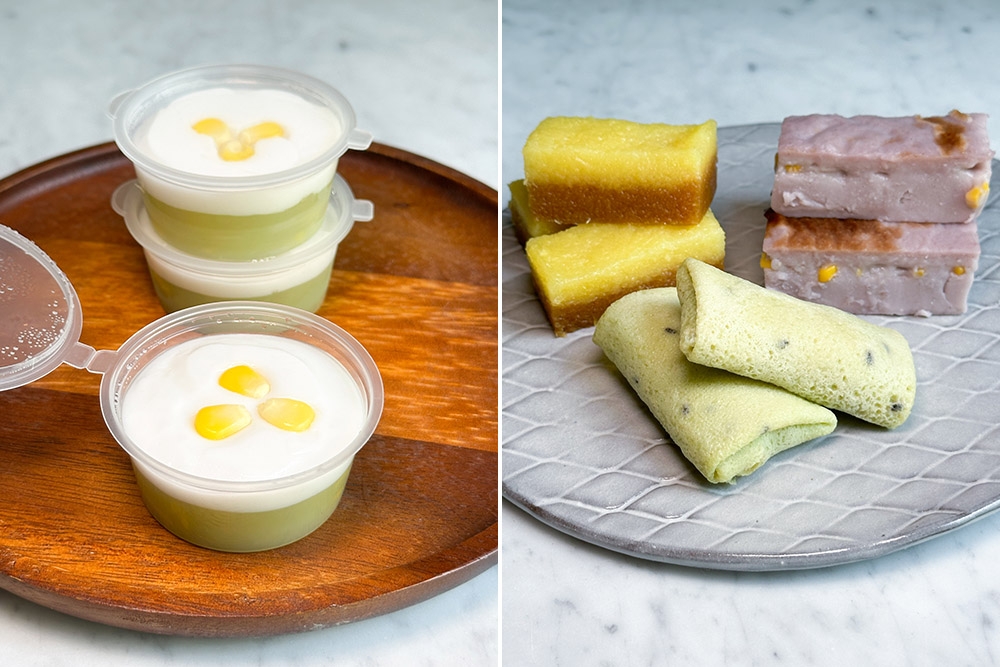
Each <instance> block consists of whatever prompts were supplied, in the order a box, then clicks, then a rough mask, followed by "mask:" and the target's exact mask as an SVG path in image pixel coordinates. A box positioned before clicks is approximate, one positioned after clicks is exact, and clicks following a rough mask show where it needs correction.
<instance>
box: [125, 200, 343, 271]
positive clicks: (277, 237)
mask: <svg viewBox="0 0 1000 667" xmlns="http://www.w3.org/2000/svg"><path fill="white" fill-rule="evenodd" d="M332 185H333V183H332V181H331V182H330V183H329V184H328V185H327V186H326V187H325V188H323V189H322V190H320V191H319V192H314V193H312V194H310V195H307V196H306V197H305V198H303V199H302V200H301V201H300V202H299V203H297V204H295V205H294V206H292V207H291V208H289V209H285V210H284V211H279V212H277V213H267V214H261V215H216V214H212V213H200V212H197V211H188V210H185V209H182V208H177V207H175V206H170V205H169V204H165V203H164V202H162V201H160V200H159V199H156V198H155V197H152V196H150V195H149V194H148V193H143V201H144V202H145V204H146V211H147V213H148V214H149V220H150V222H151V223H152V225H153V229H154V230H155V231H156V233H157V234H158V235H159V236H160V238H162V239H163V240H164V241H166V242H167V243H169V244H170V245H172V246H173V247H175V248H177V249H178V250H180V251H181V252H186V253H188V254H189V255H194V256H196V257H205V258H207V259H220V260H225V261H230V262H232V261H247V260H252V259H261V258H263V257H272V256H274V255H277V254H280V253H283V252H286V251H288V250H291V249H292V248H294V247H296V246H298V245H300V244H302V243H304V242H305V241H307V240H309V239H310V238H311V237H312V236H313V234H315V233H316V232H317V231H318V230H319V228H320V226H321V225H322V224H323V218H324V216H325V215H326V209H327V206H328V205H329V203H330V189H331V187H332Z"/></svg>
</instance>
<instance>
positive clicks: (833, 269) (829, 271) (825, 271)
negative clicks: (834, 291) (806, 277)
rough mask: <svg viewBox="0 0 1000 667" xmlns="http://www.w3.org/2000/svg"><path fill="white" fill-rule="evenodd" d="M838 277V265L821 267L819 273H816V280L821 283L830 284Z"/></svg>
mask: <svg viewBox="0 0 1000 667" xmlns="http://www.w3.org/2000/svg"><path fill="white" fill-rule="evenodd" d="M835 275H837V265H836V264H827V265H826V266H823V267H820V269H819V271H817V272H816V278H817V279H818V280H819V281H820V282H821V283H826V282H830V280H831V279H832V278H833V277H834V276H835Z"/></svg>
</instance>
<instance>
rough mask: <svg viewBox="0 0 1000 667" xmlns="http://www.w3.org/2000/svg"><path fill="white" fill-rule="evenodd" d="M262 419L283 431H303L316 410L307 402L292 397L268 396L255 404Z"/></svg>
mask: <svg viewBox="0 0 1000 667" xmlns="http://www.w3.org/2000/svg"><path fill="white" fill-rule="evenodd" d="M257 412H258V413H259V414H260V416H261V417H263V418H264V421H266V422H267V423H269V424H271V425H273V426H277V427H278V428H280V429H282V430H285V431H304V430H306V429H307V428H309V427H310V426H311V425H312V423H313V420H314V419H315V418H316V411H315V410H313V409H312V406H310V405H309V404H308V403H303V402H302V401H297V400H295V399H294V398H269V399H267V400H266V401H264V402H263V403H261V404H260V405H258V406H257Z"/></svg>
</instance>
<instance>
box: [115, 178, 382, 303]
mask: <svg viewBox="0 0 1000 667" xmlns="http://www.w3.org/2000/svg"><path fill="white" fill-rule="evenodd" d="M111 204H112V207H113V208H114V209H115V210H116V211H117V212H118V213H119V214H120V215H122V216H123V217H124V218H125V224H126V226H127V227H128V229H129V232H130V233H131V234H132V236H133V237H134V238H135V240H136V241H137V242H138V243H139V244H140V245H141V246H142V247H143V252H144V254H145V257H146V263H147V265H148V268H149V275H150V278H151V279H152V282H153V287H154V289H155V291H156V296H157V297H158V298H159V299H160V303H161V304H162V305H163V307H164V309H165V310H166V311H167V312H174V311H176V310H180V309H182V308H187V307H189V306H194V305H198V304H203V303H209V302H213V301H225V300H256V301H269V302H271V303H280V304H284V305H288V306H294V307H296V308H301V309H302V310H308V311H310V312H315V311H316V310H318V309H319V307H320V306H321V305H322V304H323V300H324V299H325V298H326V293H327V288H328V286H329V282H330V273H331V271H332V269H333V263H334V259H335V258H336V254H337V247H338V244H339V243H340V241H342V240H343V239H344V237H345V236H347V234H348V233H349V232H350V231H351V228H352V227H353V225H354V221H355V220H370V219H371V217H372V205H371V202H369V201H365V200H355V199H354V196H353V194H352V192H351V190H350V188H349V187H348V185H347V183H346V181H344V179H343V178H342V177H341V176H339V175H337V176H335V178H334V186H333V196H332V197H331V200H330V205H329V206H328V208H327V211H326V214H325V216H324V221H323V225H322V226H321V227H320V228H319V230H318V231H317V232H316V233H315V234H313V236H312V237H310V238H309V239H308V240H306V241H305V242H304V243H301V244H300V245H298V246H296V247H295V248H293V249H291V250H289V251H286V252H284V253H280V254H278V255H275V256H273V257H268V258H265V259H260V260H255V261H242V262H237V261H223V260H212V259H205V258H203V257H196V256H193V255H190V254H188V253H184V252H181V251H179V250H177V249H176V248H174V247H173V246H172V245H170V244H169V243H166V242H165V241H164V240H163V239H162V238H161V237H160V236H159V235H158V234H157V233H156V231H155V230H154V229H153V226H152V224H151V222H150V219H149V215H148V213H147V211H146V210H145V207H144V206H143V204H142V194H141V190H139V188H138V186H137V185H136V184H135V182H134V181H130V182H128V183H125V184H123V185H122V186H120V187H119V188H118V190H117V191H116V192H115V194H114V195H113V196H112V199H111Z"/></svg>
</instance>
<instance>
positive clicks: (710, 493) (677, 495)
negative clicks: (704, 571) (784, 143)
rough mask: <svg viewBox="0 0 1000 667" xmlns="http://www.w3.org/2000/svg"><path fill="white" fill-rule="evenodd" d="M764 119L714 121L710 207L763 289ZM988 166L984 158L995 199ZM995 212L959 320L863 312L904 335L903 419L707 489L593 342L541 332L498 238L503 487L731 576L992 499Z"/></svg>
mask: <svg viewBox="0 0 1000 667" xmlns="http://www.w3.org/2000/svg"><path fill="white" fill-rule="evenodd" d="M779 129H780V126H779V125H778V124H768V125H753V126H744V127H731V128H721V129H720V130H719V186H718V191H717V194H716V197H715V200H714V202H713V204H712V209H713V211H714V212H715V214H716V216H717V217H718V218H719V220H720V221H721V222H722V224H723V226H724V227H725V229H726V234H727V249H726V268H727V270H729V271H731V272H733V273H735V274H737V275H740V276H742V277H744V278H747V279H750V280H753V281H755V282H758V283H760V282H762V280H763V275H762V272H761V269H760V267H759V259H760V249H761V242H762V240H763V233H764V218H763V212H764V210H765V209H766V208H767V206H768V200H769V196H770V189H771V181H772V178H773V164H774V163H773V160H774V152H775V148H776V146H777V139H778V133H779ZM998 172H1000V169H998V165H997V163H996V162H994V179H993V183H991V186H992V188H993V192H994V193H996V192H998V191H1000V190H998V189H997V188H998V187H1000V186H998V185H997V180H998V177H1000V173H998ZM998 232H1000V205H998V204H997V201H996V197H994V198H992V200H991V201H990V203H989V205H988V206H987V208H986V210H984V211H983V213H982V214H981V216H980V218H979V236H980V241H981V245H982V256H981V258H980V266H979V270H978V271H977V272H976V281H975V283H974V285H973V288H972V291H971V293H970V296H969V300H970V305H969V309H968V312H967V313H966V314H965V315H962V316H948V317H932V318H917V317H904V318H888V317H873V318H869V319H871V320H872V321H875V322H878V323H881V324H885V325H887V326H890V327H892V328H895V329H898V330H899V331H900V332H901V333H903V335H905V336H906V338H907V339H908V340H909V342H910V345H911V347H912V349H913V353H914V358H915V362H916V367H917V378H918V387H917V402H916V405H915V407H914V410H913V412H912V414H911V415H910V418H909V419H908V420H907V422H906V423H905V424H904V425H903V426H902V427H900V428H898V429H896V430H894V431H886V430H883V429H880V428H877V427H872V426H869V425H866V424H864V423H862V422H860V421H855V420H852V419H851V418H849V417H841V419H840V425H839V426H838V427H837V430H836V431H835V432H834V433H833V434H832V435H830V436H827V437H825V438H821V439H817V440H814V441H812V442H809V443H806V444H804V445H800V446H799V447H796V448H793V449H791V450H788V451H786V452H783V453H782V454H779V455H778V456H776V457H774V458H772V459H771V460H770V461H768V462H767V463H766V464H765V465H764V466H763V467H761V468H760V469H759V470H757V471H756V472H754V473H753V474H752V475H750V476H748V477H746V478H742V479H740V480H739V481H737V482H736V483H735V484H732V485H725V486H715V485H711V484H708V483H707V482H705V481H703V479H702V478H701V477H700V475H699V474H698V473H697V472H696V471H695V470H694V468H693V467H691V466H690V464H688V463H687V461H686V460H685V459H684V458H683V457H682V456H681V455H680V453H679V451H677V450H676V449H675V448H674V446H673V445H672V444H671V443H670V441H669V440H668V439H667V436H666V434H665V433H664V431H663V430H662V428H661V427H660V426H659V424H658V423H657V422H656V421H655V420H654V419H653V418H652V416H651V415H650V414H649V413H648V411H647V410H646V408H645V406H644V405H643V404H642V403H641V402H640V401H639V400H638V399H637V398H636V397H635V395H634V394H633V393H632V392H631V390H630V389H629V387H628V385H627V384H626V383H625V382H624V381H623V380H622V378H621V377H620V376H619V375H618V374H617V372H616V371H615V369H614V367H613V366H611V365H610V363H609V362H607V361H606V360H605V359H604V356H603V354H602V353H601V350H600V349H599V348H598V347H597V346H596V345H594V344H593V342H592V341H591V335H592V334H593V329H584V330H582V331H577V332H575V333H573V334H570V335H569V336H567V337H565V338H555V337H554V336H553V335H552V331H551V329H550V328H549V325H548V322H547V321H546V319H545V315H544V312H543V311H542V308H541V306H540V304H539V303H538V301H537V299H536V298H535V293H534V290H533V288H532V284H531V276H530V273H529V270H528V265H527V261H526V259H525V256H524V252H523V251H522V249H521V248H520V246H519V245H518V244H517V242H516V241H515V240H514V237H513V234H512V233H511V230H510V226H509V224H506V225H505V226H504V235H503V296H502V298H503V306H502V313H503V333H502V338H503V361H502V378H503V379H502V396H503V398H502V414H503V418H502V422H501V428H502V440H501V447H502V466H503V472H502V480H503V493H504V496H505V497H506V498H507V499H508V500H510V501H511V502H513V503H515V504H516V505H518V506H520V507H521V508H523V509H524V510H526V511H527V512H529V513H530V514H532V515H534V516H535V517H537V518H538V519H540V520H541V521H543V522H545V523H547V524H549V525H551V526H553V527H555V528H557V529H559V530H562V531H564V532H566V533H568V534H570V535H574V536H576V537H578V538H580V539H582V540H585V541H587V542H590V543H593V544H596V545H600V546H602V547H606V548H608V549H612V550H614V551H618V552H621V553H625V554H630V555H633V556H637V557H640V558H646V559H650V560H656V561H663V562H670V563H677V564H682V565H692V566H700V567H708V568H718V569H727V570H780V569H796V568H812V567H823V566H829V565H835V564H840V563H847V562H851V561H857V560H862V559H867V558H873V557H876V556H881V555H884V554H887V553H890V552H892V551H895V550H897V549H901V548H903V547H906V546H909V545H912V544H915V543H917V542H920V541H922V540H925V539H927V538H930V537H933V536H935V535H939V534H941V533H943V532H946V531H948V530H952V529H954V528H957V527H959V526H961V525H964V524H965V523H968V522H969V521H971V520H973V519H976V518H978V517H981V516H983V515H984V514H986V513H988V512H991V511H993V510H995V509H997V507H1000V344H998V343H1000V305H998V304H1000V237H998Z"/></svg>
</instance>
